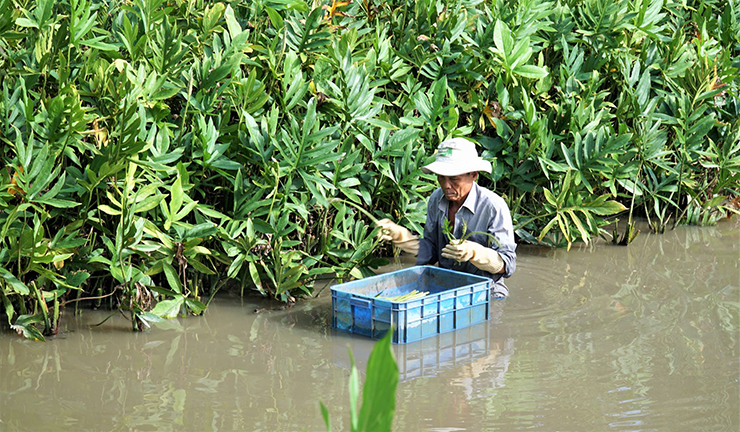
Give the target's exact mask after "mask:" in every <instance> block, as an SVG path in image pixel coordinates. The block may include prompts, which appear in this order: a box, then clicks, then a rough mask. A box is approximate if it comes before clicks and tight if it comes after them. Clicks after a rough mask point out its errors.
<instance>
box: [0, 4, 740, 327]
mask: <svg viewBox="0 0 740 432" xmlns="http://www.w3.org/2000/svg"><path fill="white" fill-rule="evenodd" d="M738 35H740V7H739V6H738V5H737V2H736V0H730V1H715V0H705V1H682V2H679V1H675V0H665V1H664V0H642V1H641V0H583V1H575V0H567V1H547V0H542V1H540V0H537V1H535V0H514V1H509V2H502V1H478V0H416V1H402V0H388V1H383V0H356V1H354V2H352V3H349V2H346V1H335V0H321V1H301V0H254V1H247V2H238V1H223V2H207V1H202V0H171V1H168V2H166V1H164V0H59V1H53V0H39V1H28V0H0V121H1V123H0V142H2V146H0V159H1V160H2V163H3V165H4V168H3V169H2V170H0V273H1V274H2V280H0V297H1V298H2V302H3V306H4V307H3V311H4V314H5V315H6V316H7V320H8V323H9V324H10V325H11V327H12V328H14V329H15V330H16V331H18V332H19V333H22V334H24V335H25V336H27V337H31V338H38V339H42V338H43V334H52V333H54V332H55V331H57V329H58V320H59V311H60V310H61V309H62V308H63V307H64V305H65V304H68V303H70V302H73V301H75V300H78V299H88V298H94V300H91V301H95V302H102V303H103V304H105V305H110V306H112V307H113V309H114V313H116V311H121V312H125V313H126V314H127V315H128V316H129V317H130V318H131V322H132V328H134V329H141V328H143V327H145V326H147V325H148V322H149V321H151V320H156V319H159V318H161V317H164V318H167V317H174V316H177V315H178V314H182V313H194V314H199V313H201V312H202V311H203V310H204V309H205V307H206V304H207V301H206V299H207V296H208V295H212V294H213V293H215V292H216V291H217V290H218V289H219V288H220V287H222V286H223V285H224V284H226V283H227V282H228V281H236V282H237V283H238V284H240V286H241V289H242V290H245V289H246V290H253V289H254V290H257V291H258V292H259V293H261V294H262V295H265V296H269V297H272V298H275V299H278V300H280V301H284V302H293V301H295V297H297V296H300V295H308V294H311V293H312V292H313V282H314V280H315V279H316V278H317V277H318V276H320V275H327V274H329V275H334V276H336V277H338V278H349V277H362V276H364V275H367V274H369V273H370V272H371V269H372V268H373V267H374V266H376V265H377V264H379V263H380V262H381V260H379V259H377V258H376V256H377V255H378V254H377V251H376V250H377V247H378V243H377V242H376V241H375V239H374V232H373V231H374V230H373V226H372V223H371V221H372V220H373V219H374V218H380V217H385V216H388V217H390V218H392V219H393V220H395V221H397V222H399V223H401V224H403V225H406V226H408V227H410V228H412V229H414V230H416V231H419V232H420V231H421V224H422V223H423V221H424V213H425V199H426V197H427V196H428V195H429V193H430V192H431V191H432V190H433V188H434V187H435V182H434V179H433V178H431V177H430V176H426V175H423V174H422V173H421V171H420V167H421V166H422V165H424V164H425V163H428V162H429V161H430V158H431V156H432V154H433V150H434V148H435V147H436V146H437V144H438V143H439V142H440V141H442V140H444V139H445V138H449V137H452V136H467V137H469V138H471V139H473V140H475V141H477V142H478V143H479V144H480V146H481V152H482V154H483V155H484V156H485V157H486V158H489V159H490V160H491V161H493V162H494V166H495V169H494V172H493V174H492V175H490V176H487V175H486V176H484V177H483V178H482V179H481V182H482V183H483V184H484V185H486V186H488V187H491V188H493V189H495V190H496V191H497V192H498V193H499V194H501V195H502V196H504V198H505V199H506V200H507V202H508V203H509V206H510V207H511V210H512V213H513V216H514V222H515V225H516V232H517V235H518V236H519V238H520V240H522V241H525V242H531V243H540V244H544V245H551V246H558V247H560V246H562V247H570V245H571V244H572V243H573V242H579V241H580V242H590V241H591V240H592V239H594V238H597V237H599V236H602V237H605V238H607V239H612V240H613V241H614V242H615V243H621V244H627V243H629V241H630V240H631V238H632V236H633V235H634V232H633V230H632V225H631V223H630V222H631V218H632V216H633V215H640V216H645V217H647V218H648V221H649V223H650V226H651V227H652V228H653V229H654V230H655V231H658V232H662V231H664V230H665V229H666V227H670V226H671V225H672V224H674V223H698V224H711V223H714V222H715V221H716V220H717V219H719V218H721V217H724V216H725V215H726V213H727V212H728V211H732V209H733V205H735V204H736V203H737V202H738V179H739V175H740V174H739V173H740V152H738V150H740V123H739V121H738V112H739V111H740V99H739V98H738V68H740V55H739V53H740V36H738ZM618 216H619V217H621V218H622V219H623V220H624V219H626V221H627V227H626V228H625V226H624V225H625V224H622V225H621V231H618V232H616V231H615V232H614V233H613V234H608V233H606V232H605V230H604V226H605V225H606V224H608V223H609V222H612V221H613V218H615V217H618Z"/></svg>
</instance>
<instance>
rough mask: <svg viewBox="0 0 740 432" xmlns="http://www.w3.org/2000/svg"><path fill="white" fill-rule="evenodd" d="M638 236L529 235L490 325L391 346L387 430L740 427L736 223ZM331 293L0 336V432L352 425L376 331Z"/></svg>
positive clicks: (224, 300) (97, 315) (226, 299)
mask: <svg viewBox="0 0 740 432" xmlns="http://www.w3.org/2000/svg"><path fill="white" fill-rule="evenodd" d="M647 231H648V230H646V229H643V233H642V234H640V235H639V236H638V237H637V239H636V240H635V241H634V243H633V244H632V245H630V246H629V247H616V246H610V245H606V244H603V243H602V244H597V245H593V246H589V247H578V248H576V247H574V248H573V249H572V250H570V251H565V250H552V249H546V248H536V247H527V246H521V247H520V248H519V250H518V252H519V260H518V269H517V272H516V273H515V275H514V276H513V277H512V278H511V279H509V281H508V284H509V287H510V288H511V297H510V298H509V299H507V300H504V301H498V302H496V303H495V304H494V318H493V319H492V320H491V321H489V322H487V323H485V324H479V325H477V326H474V327H471V328H468V329H465V330H458V331H456V332H453V333H448V334H446V335H443V336H437V337H434V338H431V339H426V340H424V341H422V342H415V343H412V344H407V345H401V346H398V345H397V346H394V352H395V354H396V357H397V361H398V364H399V368H400V383H399V385H398V391H397V411H396V416H395V420H394V430H396V431H514V430H538V431H736V430H740V397H739V396H740V362H739V358H740V357H739V356H738V354H739V353H738V342H740V339H739V335H740V333H738V326H739V325H740V313H739V305H740V267H739V262H740V221H738V219H737V218H736V219H734V220H729V221H724V222H722V223H720V224H719V225H718V226H716V227H704V228H699V227H679V228H677V229H676V230H674V231H670V232H667V233H666V234H663V235H656V234H649V233H646V232H647ZM408 265H409V263H408V262H407V261H397V262H395V263H393V264H392V265H390V266H389V267H388V268H386V269H385V270H394V269H399V268H402V267H404V266H408ZM330 305H331V292H330V289H328V288H327V289H325V290H324V291H323V292H322V294H321V295H320V296H319V297H318V298H316V299H312V300H310V301H305V302H301V303H299V304H298V305H297V306H296V307H294V308H292V309H290V310H279V311H273V312H261V313H255V309H260V308H265V307H270V306H271V305H269V304H267V303H263V302H260V301H257V300H255V299H251V298H248V299H241V298H239V296H238V295H230V294H226V293H224V295H219V296H217V297H216V299H215V300H214V302H213V303H212V305H211V306H210V308H209V310H208V311H207V313H206V314H205V316H202V317H188V318H179V319H176V320H172V321H168V322H166V323H163V324H159V325H157V328H153V329H152V330H150V331H148V332H145V333H140V334H134V333H132V332H131V331H130V325H129V324H128V322H126V321H125V320H123V319H119V318H114V319H111V320H110V321H108V322H106V323H105V324H103V325H102V326H100V327H92V326H91V324H94V323H97V322H98V321H99V320H101V319H102V318H103V317H104V316H105V314H104V313H103V312H96V311H90V310H84V311H83V313H82V314H81V316H78V317H72V316H70V315H69V314H68V315H67V316H66V317H65V320H64V322H63V325H62V326H63V332H62V333H61V334H60V335H59V336H57V337H54V338H51V339H50V340H48V341H47V342H45V343H41V342H32V341H27V340H23V339H21V338H19V337H17V336H15V335H14V334H12V333H10V332H8V331H4V332H3V333H1V334H0V431H42V430H46V431H67V430H69V431H80V430H84V431H87V430H90V431H112V430H136V431H166V430H178V431H180V430H186V431H224V430H239V431H301V430H306V431H322V430H326V428H325V426H324V424H323V420H322V417H321V413H320V410H319V401H323V402H324V404H326V405H327V407H328V408H329V411H330V413H331V421H332V426H333V430H342V431H347V430H349V409H348V404H349V402H348V401H349V394H348V390H347V382H348V376H349V368H348V367H349V357H348V354H347V347H348V346H349V347H351V348H352V350H353V352H354V354H355V357H356V360H357V363H358V365H359V367H360V369H363V368H364V365H365V364H366V360H367V356H368V355H369V352H370V350H371V349H372V346H373V341H371V340H369V339H366V338H363V337H353V336H352V335H349V334H347V333H339V332H336V331H333V330H332V329H331V311H330Z"/></svg>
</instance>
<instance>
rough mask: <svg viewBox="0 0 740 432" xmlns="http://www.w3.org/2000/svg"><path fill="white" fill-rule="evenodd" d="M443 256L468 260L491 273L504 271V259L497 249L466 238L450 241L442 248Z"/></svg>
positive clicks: (460, 260) (456, 259)
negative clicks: (461, 240) (460, 240)
mask: <svg viewBox="0 0 740 432" xmlns="http://www.w3.org/2000/svg"><path fill="white" fill-rule="evenodd" d="M442 256H443V257H444V258H447V259H453V260H455V261H457V262H468V261H470V264H473V265H474V266H476V267H478V268H479V269H481V270H484V271H487V272H489V273H493V274H497V273H503V271H504V261H503V260H502V259H501V255H499V254H498V252H496V251H495V250H493V249H491V248H488V247H485V246H483V245H482V244H479V243H476V242H471V241H468V240H465V241H463V242H460V243H457V242H453V243H449V244H448V245H447V246H445V247H444V249H442Z"/></svg>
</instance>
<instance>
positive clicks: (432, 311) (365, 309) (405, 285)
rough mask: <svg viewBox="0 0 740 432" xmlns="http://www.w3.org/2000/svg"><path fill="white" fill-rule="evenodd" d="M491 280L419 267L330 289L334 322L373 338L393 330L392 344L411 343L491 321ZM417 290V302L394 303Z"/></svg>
mask: <svg viewBox="0 0 740 432" xmlns="http://www.w3.org/2000/svg"><path fill="white" fill-rule="evenodd" d="M491 287H492V280H491V279H489V278H486V277H483V276H477V275H473V274H470V273H463V272H459V271H454V270H448V269H443V268H439V267H434V266H417V267H410V268H407V269H403V270H398V271H394V272H391V273H386V274H382V275H378V276H372V277H369V278H365V279H360V280H356V281H352V282H347V283H343V284H339V285H335V286H333V287H332V288H331V296H332V317H333V319H332V323H333V326H334V327H335V328H337V329H339V330H344V331H348V332H351V333H356V334H360V335H364V336H368V337H371V338H373V339H380V338H382V337H383V336H384V335H385V334H386V333H387V332H388V331H390V330H391V329H393V343H399V344H403V343H408V342H414V341H418V340H421V339H424V338H428V337H430V336H434V335H437V334H441V333H447V332H450V331H453V330H457V329H460V328H464V327H469V326H471V325H473V324H478V323H481V322H484V321H487V320H488V319H490V309H491V308H490V306H491V295H490V291H491ZM413 290H418V291H429V294H428V295H427V296H425V297H423V298H421V299H418V300H411V301H407V302H394V301H390V300H387V299H383V298H378V297H376V296H377V295H378V294H381V293H382V295H383V296H387V297H393V296H398V295H403V294H406V293H409V292H411V291H413Z"/></svg>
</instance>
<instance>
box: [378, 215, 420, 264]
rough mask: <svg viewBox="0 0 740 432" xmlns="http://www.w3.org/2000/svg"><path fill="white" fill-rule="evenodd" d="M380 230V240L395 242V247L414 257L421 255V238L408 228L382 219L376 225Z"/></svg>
mask: <svg viewBox="0 0 740 432" xmlns="http://www.w3.org/2000/svg"><path fill="white" fill-rule="evenodd" d="M375 225H376V226H378V227H379V228H380V232H378V238H380V239H381V240H383V241H390V242H393V246H396V247H398V248H400V249H401V250H403V251H405V252H408V253H410V254H412V255H416V254H418V253H419V238H418V237H416V236H415V235H413V234H412V233H411V231H409V230H407V229H406V228H404V227H402V226H400V225H397V224H395V223H394V222H393V221H391V220H390V219H381V220H379V221H377V222H376V223H375Z"/></svg>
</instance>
